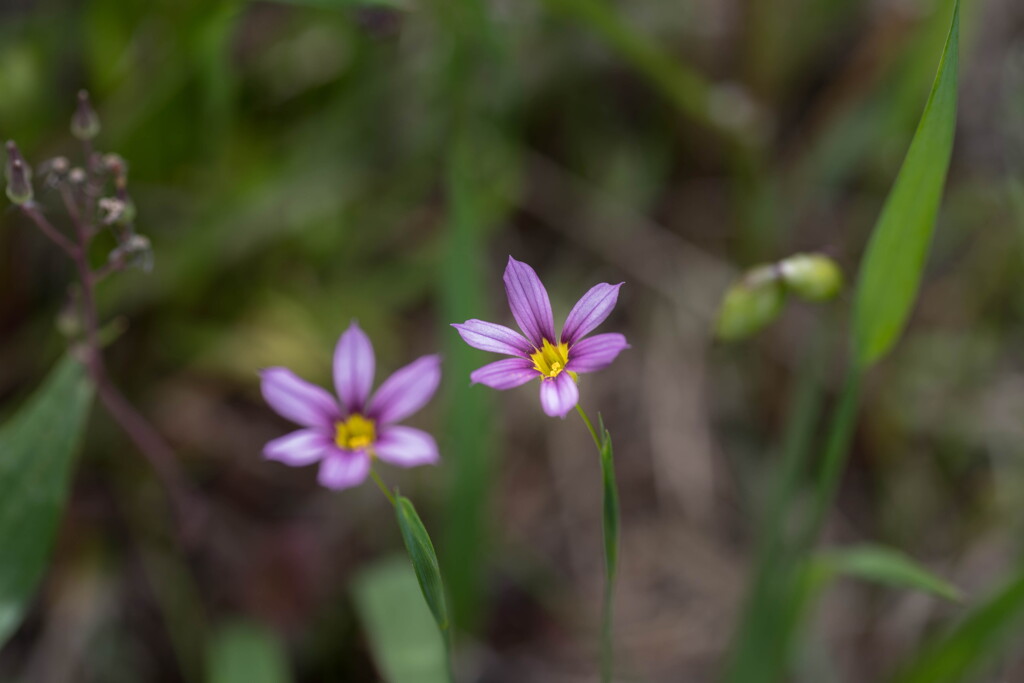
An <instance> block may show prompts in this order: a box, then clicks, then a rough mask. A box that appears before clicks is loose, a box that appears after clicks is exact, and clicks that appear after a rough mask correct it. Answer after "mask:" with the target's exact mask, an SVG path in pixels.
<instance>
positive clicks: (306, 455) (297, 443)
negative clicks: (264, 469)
mask: <svg viewBox="0 0 1024 683" xmlns="http://www.w3.org/2000/svg"><path fill="white" fill-rule="evenodd" d="M333 447H334V443H333V442H332V441H331V437H329V436H327V435H326V434H324V433H323V432H318V431H315V430H312V429H300V430H299V431H297V432H292V433H291V434H286V435H285V436H282V437H279V438H277V439H274V440H273V441H268V442H267V445H266V446H264V447H263V457H265V458H266V459H267V460H276V461H277V462H283V463H284V464H285V465H291V466H292V467H302V466H303V465H312V464H313V463H315V462H317V461H318V460H321V459H322V458H323V457H324V456H325V455H326V454H327V453H329V452H330V450H331V448H333Z"/></svg>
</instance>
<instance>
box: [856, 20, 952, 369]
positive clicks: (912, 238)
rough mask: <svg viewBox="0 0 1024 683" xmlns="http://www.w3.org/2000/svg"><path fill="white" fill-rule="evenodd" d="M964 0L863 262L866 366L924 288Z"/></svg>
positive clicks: (859, 309)
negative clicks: (920, 289)
mask: <svg viewBox="0 0 1024 683" xmlns="http://www.w3.org/2000/svg"><path fill="white" fill-rule="evenodd" d="M959 37H960V3H959V1H958V2H957V3H956V5H955V6H954V7H953V19H952V22H951V24H950V29H949V34H948V36H947V38H946V44H945V47H944V48H943V51H942V57H941V59H940V60H939V68H938V73H937V74H936V76H935V83H934V85H933V86H932V91H931V94H930V96H929V97H928V103H927V104H926V105H925V109H924V114H923V115H922V116H921V122H920V124H918V127H917V132H916V133H914V139H913V140H912V141H911V143H910V149H909V150H908V151H907V156H906V158H905V159H904V161H903V166H902V167H901V168H900V172H899V175H897V177H896V182H895V183H894V184H893V187H892V190H891V191H890V193H889V197H888V198H887V199H886V202H885V206H884V207H883V208H882V213H881V215H880V216H879V219H878V223H877V225H876V226H875V229H874V231H873V233H872V235H871V240H870V242H869V243H868V248H867V251H866V253H865V255H864V258H863V260H862V262H861V270H860V277H859V281H858V285H857V292H856V296H855V300H854V310H853V315H854V320H853V330H854V335H853V336H854V358H855V360H856V362H857V364H858V366H860V367H861V368H867V367H869V366H870V365H872V364H873V363H875V362H877V361H878V360H879V359H880V358H881V357H882V356H884V355H885V354H886V353H887V352H888V351H889V350H890V349H891V348H892V346H893V345H894V344H895V343H896V340H897V339H898V338H899V336H900V334H901V333H902V331H903V328H904V327H905V325H906V322H907V318H908V316H909V315H910V311H911V308H912V306H913V303H914V299H915V298H916V297H917V291H918V288H919V287H920V283H921V276H922V273H923V271H924V266H925V260H926V258H927V256H928V248H929V246H930V244H931V240H932V233H933V232H934V229H935V219H936V216H937V215H938V211H939V204H940V202H941V200H942V190H943V187H944V185H945V181H946V172H947V171H948V169H949V160H950V156H951V154H952V150H953V134H954V132H955V129H956V105H957V69H958V54H959V50H958V44H959Z"/></svg>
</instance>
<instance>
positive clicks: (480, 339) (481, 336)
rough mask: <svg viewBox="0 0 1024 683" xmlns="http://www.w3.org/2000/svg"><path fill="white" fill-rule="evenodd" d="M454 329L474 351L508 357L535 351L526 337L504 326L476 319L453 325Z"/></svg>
mask: <svg viewBox="0 0 1024 683" xmlns="http://www.w3.org/2000/svg"><path fill="white" fill-rule="evenodd" d="M452 327H454V328H455V329H456V330H458V331H459V334H460V335H461V336H462V339H463V341H465V342H466V343H467V344H469V345H470V346H472V347H473V348H474V349H480V350H481V351H490V352H491V353H504V354H505V355H508V356H525V355H529V354H530V353H531V352H532V351H533V345H532V344H531V343H530V342H529V340H527V338H526V337H524V336H523V335H521V334H519V333H518V332H516V331H515V330H513V329H511V328H509V327H505V326H504V325H498V324H496V323H489V322H486V321H484V320H475V319H474V320H467V321H466V322H464V323H462V324H461V325H460V324H458V323H452Z"/></svg>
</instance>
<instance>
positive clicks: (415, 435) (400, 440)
mask: <svg viewBox="0 0 1024 683" xmlns="http://www.w3.org/2000/svg"><path fill="white" fill-rule="evenodd" d="M373 450H374V452H375V453H376V454H377V457H378V458H380V459H381V460H383V461H384V462H387V463H391V464H392V465H398V466H399V467H416V466H417V465H433V464H434V463H436V462H437V461H438V460H440V459H441V456H440V454H438V452H437V442H436V441H434V437H432V436H431V435H430V434H427V433H426V432H425V431H423V430H421V429H414V428H412V427H404V426H400V425H398V426H396V425H392V426H389V427H385V428H384V429H383V430H381V433H380V438H379V439H377V443H375V444H374V445H373Z"/></svg>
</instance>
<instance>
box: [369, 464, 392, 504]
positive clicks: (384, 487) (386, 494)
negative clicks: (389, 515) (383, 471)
mask: <svg viewBox="0 0 1024 683" xmlns="http://www.w3.org/2000/svg"><path fill="white" fill-rule="evenodd" d="M370 476H371V477H372V478H373V483H374V484H376V485H377V488H379V489H380V492H381V493H383V494H384V497H385V498H387V499H388V502H389V503H391V507H395V497H394V496H393V495H391V492H390V491H388V487H387V485H386V484H385V483H384V480H383V479H381V478H380V475H379V474H377V471H376V470H374V469H371V470H370Z"/></svg>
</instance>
